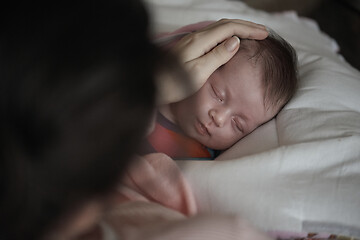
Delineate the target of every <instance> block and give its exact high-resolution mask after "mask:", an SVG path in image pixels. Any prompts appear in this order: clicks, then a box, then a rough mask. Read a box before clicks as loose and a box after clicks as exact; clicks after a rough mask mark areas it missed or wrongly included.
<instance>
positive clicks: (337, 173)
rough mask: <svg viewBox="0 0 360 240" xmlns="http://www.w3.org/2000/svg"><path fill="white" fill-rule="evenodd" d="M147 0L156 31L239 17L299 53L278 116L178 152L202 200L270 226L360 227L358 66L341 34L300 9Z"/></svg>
mask: <svg viewBox="0 0 360 240" xmlns="http://www.w3.org/2000/svg"><path fill="white" fill-rule="evenodd" d="M146 3H147V4H148V6H149V10H150V11H151V14H152V15H151V16H152V21H153V24H154V32H156V33H159V32H164V31H171V30H174V29H176V28H178V27H180V26H183V25H186V24H190V23H195V22H199V21H204V20H218V19H221V18H241V19H246V20H250V21H254V22H257V23H262V24H265V25H267V26H269V27H271V28H272V29H274V30H275V31H276V32H278V33H279V34H280V35H281V36H283V37H284V38H285V39H286V40H288V41H289V42H290V43H291V44H292V45H293V46H294V47H295V49H296V50H297V53H298V57H299V72H300V86H299V89H298V91H297V93H296V95H295V97H294V98H293V99H292V100H291V102H290V103H289V104H287V105H286V106H285V108H284V109H283V110H282V111H281V112H280V113H279V115H278V116H277V117H276V119H274V120H272V121H270V122H269V123H267V124H265V125H263V126H262V127H260V128H258V129H257V130H256V131H254V132H253V133H252V134H251V135H249V136H247V137H246V138H244V139H243V140H241V141H240V142H238V143H237V144H235V145H234V146H233V147H231V148H230V149H229V150H227V151H226V152H225V153H223V154H222V155H220V157H219V158H218V159H217V161H179V165H180V166H181V168H182V169H183V171H184V173H185V175H186V176H187V177H188V179H189V180H190V183H191V185H192V187H193V188H194V191H195V195H196V201H197V203H198V204H199V207H200V210H201V211H206V212H209V211H211V212H221V213H236V214H240V215H242V216H243V217H245V218H246V219H248V220H250V221H251V222H252V223H253V224H255V225H256V226H258V227H260V228H262V229H264V230H281V231H292V232H329V233H335V234H342V235H347V236H357V237H360V73H359V71H357V70H356V69H354V68H353V67H351V66H350V65H349V64H348V63H346V62H345V61H344V60H343V58H342V57H341V56H339V55H338V54H337V50H338V46H337V44H336V42H335V41H334V40H332V39H331V38H330V37H328V36H327V35H325V34H324V33H322V32H321V31H320V30H319V29H318V26H317V25H316V23H314V22H313V21H311V20H309V19H304V18H299V17H298V16H297V14H296V13H294V12H285V13H277V14H269V13H266V12H262V11H258V10H254V9H251V8H249V7H248V6H246V5H245V4H243V3H241V2H239V1H226V0H212V1H211V0H198V1H195V0H192V1H191V0H187V1H185V0H173V1H170V0H168V1H165V0H147V1H146ZM349 37H351V36H349Z"/></svg>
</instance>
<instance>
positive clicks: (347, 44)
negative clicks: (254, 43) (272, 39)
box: [243, 0, 360, 70]
mask: <svg viewBox="0 0 360 240" xmlns="http://www.w3.org/2000/svg"><path fill="white" fill-rule="evenodd" d="M243 2H245V3H246V4H248V5H249V6H252V7H253V8H258V9H263V10H266V11H268V12H279V11H286V10H295V11H296V12H298V14H299V15H300V16H304V17H308V18H311V19H313V20H315V21H316V22H317V23H318V24H319V26H320V29H321V30H322V31H323V32H325V33H327V34H328V35H329V36H330V37H332V38H333V39H335V40H336V42H337V43H338V45H339V46H340V54H341V55H342V56H343V57H344V58H345V60H346V61H347V62H349V63H350V64H351V65H352V66H354V67H355V68H357V69H358V70H360V0H243Z"/></svg>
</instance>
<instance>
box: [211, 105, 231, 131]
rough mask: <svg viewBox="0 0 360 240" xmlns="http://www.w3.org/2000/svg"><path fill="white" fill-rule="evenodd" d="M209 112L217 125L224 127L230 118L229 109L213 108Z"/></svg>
mask: <svg viewBox="0 0 360 240" xmlns="http://www.w3.org/2000/svg"><path fill="white" fill-rule="evenodd" d="M209 114H210V117H211V118H212V120H213V122H214V123H215V125H216V126H217V127H223V126H224V125H225V123H226V120H227V119H228V118H229V115H230V111H229V110H227V109H218V110H215V109H212V110H210V112H209Z"/></svg>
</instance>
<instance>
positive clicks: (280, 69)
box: [141, 32, 297, 159]
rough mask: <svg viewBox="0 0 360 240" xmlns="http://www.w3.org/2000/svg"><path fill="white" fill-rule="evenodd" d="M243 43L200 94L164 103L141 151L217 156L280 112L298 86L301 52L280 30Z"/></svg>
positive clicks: (178, 156)
mask: <svg viewBox="0 0 360 240" xmlns="http://www.w3.org/2000/svg"><path fill="white" fill-rule="evenodd" d="M240 41H241V42H240V48H239V50H238V52H237V53H236V54H235V56H234V57H233V58H232V59H231V60H230V61H229V62H227V63H226V64H224V65H223V66H221V67H220V68H218V69H217V70H216V71H215V72H214V73H213V74H212V75H211V76H210V77H209V78H208V80H207V81H206V83H205V84H204V85H203V86H202V87H201V88H200V89H199V90H198V91H197V92H196V93H195V94H193V95H191V96H190V97H188V98H186V99H184V100H181V101H179V102H175V103H171V104H168V105H164V106H161V107H159V109H158V111H157V116H156V124H155V127H154V129H153V131H152V132H151V133H150V135H149V136H147V138H146V141H145V142H144V144H143V147H142V150H141V154H146V153H151V152H162V153H165V154H167V155H169V156H170V157H172V158H173V159H214V158H215V157H216V156H217V155H218V154H219V153H220V152H221V151H223V150H226V149H227V148H229V147H231V146H232V145H233V144H235V143H236V142H237V141H239V140H240V139H242V138H243V137H245V136H246V135H248V134H250V133H251V132H252V131H254V130H255V129H256V128H257V127H259V126H261V125H262V124H264V123H266V122H268V121H269V120H271V119H272V118H274V117H275V116H276V114H277V113H278V112H279V111H280V110H281V109H282V107H283V106H284V105H285V104H286V103H287V102H288V101H289V100H290V98H291V97H292V96H293V94H294V92H295V90H296V86H297V57H296V53H295V51H294V49H293V48H292V47H291V46H290V44H289V43H287V42H286V41H285V40H284V39H282V38H281V37H280V36H279V35H277V34H276V33H274V32H270V34H269V36H268V37H267V38H266V39H265V40H260V41H259V40H247V39H241V40H240Z"/></svg>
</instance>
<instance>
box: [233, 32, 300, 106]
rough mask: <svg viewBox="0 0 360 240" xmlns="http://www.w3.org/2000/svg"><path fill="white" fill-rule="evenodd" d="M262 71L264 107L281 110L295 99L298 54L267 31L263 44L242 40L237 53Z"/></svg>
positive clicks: (261, 42)
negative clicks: (246, 57) (246, 55)
mask: <svg viewBox="0 0 360 240" xmlns="http://www.w3.org/2000/svg"><path fill="white" fill-rule="evenodd" d="M244 51H245V52H246V54H248V56H249V59H251V60H253V61H254V63H255V64H259V63H260V64H261V65H262V68H263V73H262V74H263V87H264V91H265V92H264V94H265V99H264V105H265V107H266V108H269V107H273V108H278V109H281V108H282V107H283V106H284V105H285V104H286V103H287V102H288V101H289V100H290V99H291V98H292V96H293V95H294V93H295V91H296V88H297V83H298V74H297V54H296V51H295V50H294V48H293V47H292V46H291V45H290V44H289V43H288V42H287V41H286V40H284V39H283V38H282V37H281V36H279V35H278V34H277V33H275V32H274V31H272V30H270V32H269V36H268V37H267V38H266V39H264V40H249V39H242V40H241V44H240V49H239V52H244Z"/></svg>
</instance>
